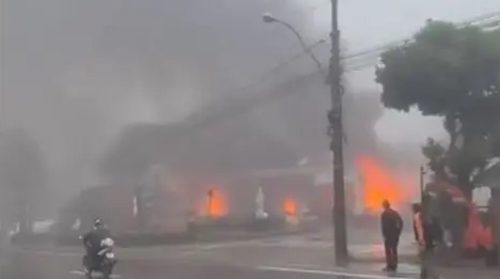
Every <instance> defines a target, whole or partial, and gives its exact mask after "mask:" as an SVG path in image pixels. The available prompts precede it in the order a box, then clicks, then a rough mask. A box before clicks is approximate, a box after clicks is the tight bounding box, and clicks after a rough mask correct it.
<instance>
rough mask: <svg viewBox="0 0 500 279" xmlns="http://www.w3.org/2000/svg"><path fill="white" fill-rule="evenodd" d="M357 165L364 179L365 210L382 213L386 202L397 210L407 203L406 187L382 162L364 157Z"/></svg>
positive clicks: (359, 159)
mask: <svg viewBox="0 0 500 279" xmlns="http://www.w3.org/2000/svg"><path fill="white" fill-rule="evenodd" d="M356 163H357V166H358V169H359V172H360V174H361V179H362V186H363V206H364V208H365V210H367V211H368V212H370V213H379V212H381V210H382V202H383V201H384V200H388V201H389V202H391V204H392V205H393V206H394V207H396V208H397V207H399V206H401V205H402V203H403V202H405V200H406V198H407V196H406V195H405V188H404V186H403V185H401V184H400V182H399V181H398V180H397V179H396V178H395V177H394V175H392V174H391V172H390V171H389V170H387V169H386V168H385V167H384V166H383V165H382V164H381V163H380V162H378V161H377V160H375V159H373V158H370V157H367V156H363V157H360V158H358V160H357V162H356Z"/></svg>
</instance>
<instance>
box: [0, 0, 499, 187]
mask: <svg viewBox="0 0 500 279" xmlns="http://www.w3.org/2000/svg"><path fill="white" fill-rule="evenodd" d="M340 2H341V3H342V5H341V12H342V16H341V21H342V28H343V33H342V35H343V44H344V48H345V49H346V51H349V50H359V49H364V48H367V47H370V46H373V45H379V44H382V43H384V42H386V41H392V40H395V39H399V38H401V37H407V36H409V35H410V34H411V32H413V31H415V30H417V29H418V27H419V26H421V25H422V24H423V22H424V21H425V19H426V18H429V17H434V18H441V19H449V20H461V19H465V18H468V17H473V16H476V15H480V14H481V13H486V12H489V11H491V10H492V9H494V8H498V7H499V6H500V5H498V4H499V3H498V2H499V1H498V0H481V1H476V2H474V3H473V4H470V3H471V2H470V1H462V0H460V1H451V0H448V1H444V0H443V1H437V3H436V1H432V0H426V1H409V0H404V1H400V0H381V1H368V0H363V1H362V0H347V1H340ZM459 3H461V4H462V6H463V7H456V9H444V7H447V5H459ZM466 4H467V5H468V6H464V5H466ZM328 9H329V5H328V1H327V0H315V1H305V0H302V1H301V0H255V1H248V0H168V1H165V0H141V1H138V0H107V1H103V0H85V1H84V0H43V1H41V0H3V1H2V9H1V10H2V38H1V41H2V92H1V93H2V110H1V121H2V122H1V123H2V128H4V129H6V128H16V129H17V128H21V129H24V130H26V131H27V132H28V133H29V134H30V135H31V136H32V137H33V138H35V139H36V140H37V141H38V142H39V144H40V145H41V150H42V153H43V154H44V156H45V157H46V161H47V162H48V165H49V167H48V169H49V170H50V174H51V175H50V179H49V181H51V185H52V187H53V189H54V190H57V191H58V193H59V195H56V196H57V197H59V196H60V197H66V196H67V195H69V194H70V193H74V192H75V191H76V190H75V189H79V188H81V187H84V186H86V185H90V184H95V183H98V182H99V179H100V177H99V176H98V172H97V170H96V165H97V162H98V161H99V159H100V158H101V156H102V154H103V153H105V151H106V149H107V147H108V146H109V145H110V144H111V143H112V141H113V139H114V138H115V137H116V135H117V134H118V133H119V132H120V130H121V128H122V127H123V126H124V125H126V124H130V123H141V122H151V123H174V122H178V121H182V120H183V119H185V118H186V117H188V116H190V115H192V114H193V113H195V112H199V111H200V110H202V109H204V108H205V107H211V105H212V104H214V103H220V102H222V100H224V102H229V101H230V100H232V99H237V98H239V97H240V96H243V97H248V95H252V94H259V93H262V92H258V91H266V90H269V91H271V89H270V88H272V86H273V85H276V84H280V83H282V82H285V81H286V80H289V79H291V78H293V77H295V76H296V75H300V74H304V73H308V72H311V71H313V70H314V65H313V64H312V63H311V62H310V61H309V60H308V59H306V58H304V57H302V58H300V59H299V60H298V61H295V62H294V64H291V66H288V67H286V68H285V69H282V70H280V71H279V73H276V72H272V73H271V74H269V75H270V76H268V77H266V79H262V81H260V79H261V75H262V74H263V73H266V72H268V71H269V70H270V69H272V68H273V67H274V66H275V65H277V64H279V63H282V62H283V61H287V60H288V59H290V57H292V56H294V55H295V54H297V53H300V47H299V45H298V44H297V42H296V40H295V38H294V37H293V35H291V34H290V33H288V32H287V31H286V30H284V29H283V28H282V27H279V26H271V25H265V24H263V23H262V21H261V18H260V16H261V14H262V13H263V12H264V11H270V12H272V13H273V14H275V15H276V16H279V17H281V18H283V19H286V20H287V21H289V22H291V23H292V24H294V25H295V26H297V28H298V29H299V30H300V31H301V32H303V33H304V35H305V38H306V40H307V41H308V42H310V43H314V42H315V41H317V39H319V38H326V36H325V33H326V31H327V28H328V20H327V17H326V15H327V14H328ZM452 10H454V12H451V11H452ZM327 49H328V48H327V45H324V46H322V47H319V48H318V50H317V51H318V52H319V55H320V56H325V55H326V54H327ZM325 65H326V61H325ZM372 74H373V70H372V69H369V70H367V71H362V72H358V73H355V74H352V75H349V76H348V77H347V80H348V86H349V88H350V90H351V91H352V92H357V91H364V92H366V91H369V92H371V93H373V92H377V90H378V89H377V87H376V86H375V85H374V84H373V75H372ZM255 80H258V81H259V84H257V85H256V86H255V87H253V88H252V90H240V88H243V87H245V86H246V85H248V84H251V83H252V82H253V81H255ZM314 88H315V90H317V91H318V92H319V91H324V90H326V89H325V88H324V87H321V86H320V88H318V87H314ZM324 93H325V95H321V96H320V97H317V98H313V99H314V100H312V101H311V102H310V104H318V106H314V105H311V107H310V108H311V111H314V112H315V113H314V114H312V115H313V116H311V117H312V119H322V121H323V122H317V123H319V124H318V126H315V127H313V131H314V132H315V133H319V134H320V135H321V136H324V132H323V133H322V129H324V128H323V127H325V125H326V121H325V120H324V114H325V109H326V105H327V103H325V102H324V101H325V100H327V99H326V97H327V95H326V91H325V92H324ZM371 93H370V94H371ZM320 94H321V93H320ZM227 99H229V101H228V100H227ZM289 102H291V103H292V104H291V105H293V106H295V107H300V104H301V102H302V101H301V100H300V99H298V100H297V99H296V100H295V101H293V100H292V101H289ZM372 102H373V101H372ZM287 107H288V106H287V105H285V107H283V108H281V109H279V110H276V111H275V112H274V115H275V116H276V117H278V116H277V115H281V117H282V118H279V117H278V118H275V120H274V122H273V121H267V119H262V115H261V116H260V117H261V118H260V119H261V122H263V123H265V125H264V126H266V127H264V128H263V129H264V130H267V131H272V133H273V134H275V135H276V134H277V136H276V137H277V138H278V139H280V140H282V141H283V142H284V143H286V144H287V145H289V146H290V148H292V149H297V148H298V146H300V145H301V143H298V142H293V140H289V139H290V138H294V136H296V137H297V138H298V136H299V135H300V134H301V133H300V131H296V130H294V129H293V127H292V126H293V125H292V124H288V125H289V129H287V127H283V125H281V124H282V123H284V122H283V121H284V120H283V119H286V118H287V114H286V112H287V111H288V113H290V111H289V110H287V109H286V108H287ZM271 110H272V109H271ZM277 112H281V114H280V113H277ZM256 114H257V116H259V113H256ZM301 115H311V114H310V111H309V110H308V109H304V111H302V114H301ZM354 115H355V114H354ZM257 116H256V118H255V119H259V118H258V117H257ZM320 117H321V118H320ZM280 119H281V120H283V121H281V120H280ZM417 121H418V120H417ZM354 122H355V121H354ZM308 123H309V122H308ZM419 123H421V122H419ZM400 124H401V123H400V122H397V123H396V124H390V125H391V127H393V126H394V125H400ZM433 125H434V126H435V127H436V126H439V123H438V124H436V122H433ZM284 126H286V125H284ZM403 126H404V124H403ZM377 127H378V128H379V129H378V130H379V131H380V130H381V131H383V130H384V125H383V124H380V123H379V125H378V126H377ZM385 129H387V128H385ZM437 130H438V129H437ZM382 133H383V134H384V135H387V133H386V132H382ZM399 134H400V133H399ZM316 138H317V137H316ZM309 140H310V139H309V138H308V139H306V140H305V142H307V143H308V144H309V145H314V147H315V148H312V149H314V152H317V151H318V149H319V150H323V149H325V147H327V146H326V141H327V139H326V137H325V138H321V139H318V140H315V141H313V140H311V141H309ZM302 144H303V143H302ZM306 145H307V144H306ZM314 152H313V153H314ZM298 153H299V154H297V156H298V157H300V155H301V154H300V152H298Z"/></svg>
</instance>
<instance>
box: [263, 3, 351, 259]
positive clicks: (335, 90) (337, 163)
mask: <svg viewBox="0 0 500 279" xmlns="http://www.w3.org/2000/svg"><path fill="white" fill-rule="evenodd" d="M331 1H332V33H331V41H332V49H331V58H330V69H329V73H328V83H329V85H330V95H331V109H330V111H329V112H328V121H329V127H328V134H329V136H330V138H331V143H330V149H331V151H332V152H333V173H332V175H333V212H332V219H333V225H334V232H335V236H334V242H335V243H334V244H335V262H336V263H337V265H345V264H347V262H348V253H347V231H346V212H345V189H344V155H343V140H344V133H343V127H342V95H343V92H342V85H341V76H342V70H341V68H340V32H339V28H338V18H337V7H338V3H337V2H338V1H337V0H331ZM262 19H263V20H264V22H266V23H279V24H281V25H283V26H285V27H286V28H288V29H289V30H290V31H292V32H293V33H294V34H295V36H296V37H297V39H299V41H300V44H301V46H302V48H303V49H304V51H305V52H306V53H308V54H309V55H310V56H311V58H312V60H314V62H315V63H316V65H317V67H318V68H319V69H320V71H321V72H322V67H321V63H320V62H319V60H318V59H317V58H316V56H315V55H314V53H313V52H312V51H311V50H310V48H308V47H307V45H306V44H305V42H304V40H303V39H302V36H301V35H300V33H299V32H297V30H296V29H295V28H294V27H293V26H292V25H290V24H289V23H287V22H285V21H283V20H280V19H277V18H275V17H273V16H272V15H271V14H268V13H266V14H264V15H263V16H262Z"/></svg>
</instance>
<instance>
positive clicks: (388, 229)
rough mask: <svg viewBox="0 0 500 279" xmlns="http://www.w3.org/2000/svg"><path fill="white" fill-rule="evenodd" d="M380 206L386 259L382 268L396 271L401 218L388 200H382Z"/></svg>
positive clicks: (401, 225) (401, 227) (401, 226)
mask: <svg viewBox="0 0 500 279" xmlns="http://www.w3.org/2000/svg"><path fill="white" fill-rule="evenodd" d="M382 206H383V208H384V211H383V212H382V218H381V225H382V235H383V237H384V247H385V261H386V267H385V268H384V270H385V271H396V270H397V268H398V244H399V236H400V235H401V231H402V230H403V219H402V218H401V216H400V215H399V213H398V212H397V211H396V210H394V209H392V208H391V204H390V203H389V201H388V200H384V202H383V203H382Z"/></svg>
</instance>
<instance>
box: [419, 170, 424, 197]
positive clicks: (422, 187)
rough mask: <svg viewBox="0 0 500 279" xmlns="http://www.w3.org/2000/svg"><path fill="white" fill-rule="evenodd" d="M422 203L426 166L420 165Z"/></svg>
mask: <svg viewBox="0 0 500 279" xmlns="http://www.w3.org/2000/svg"><path fill="white" fill-rule="evenodd" d="M419 174H420V203H422V201H423V199H424V184H425V181H424V175H425V169H424V166H420V173H419Z"/></svg>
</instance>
